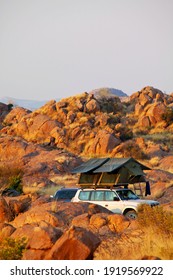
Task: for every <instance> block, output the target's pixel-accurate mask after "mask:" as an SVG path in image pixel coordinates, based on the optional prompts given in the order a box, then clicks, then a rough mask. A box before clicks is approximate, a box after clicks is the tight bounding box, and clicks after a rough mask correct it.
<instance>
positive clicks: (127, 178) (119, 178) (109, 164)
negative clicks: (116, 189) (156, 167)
mask: <svg viewBox="0 0 173 280" xmlns="http://www.w3.org/2000/svg"><path fill="white" fill-rule="evenodd" d="M143 170H150V168H149V167H147V166H145V165H143V164H141V163H140V162H138V161H136V160H135V159H133V158H95V159H90V160H88V161H86V162H84V163H82V164H81V165H80V166H78V167H76V168H75V169H74V170H73V171H72V173H80V176H79V181H78V185H80V186H92V187H93V186H95V187H97V186H104V187H108V186H110V187H112V186H115V185H124V186H125V185H128V184H135V183H140V182H146V179H145V174H144V172H143Z"/></svg>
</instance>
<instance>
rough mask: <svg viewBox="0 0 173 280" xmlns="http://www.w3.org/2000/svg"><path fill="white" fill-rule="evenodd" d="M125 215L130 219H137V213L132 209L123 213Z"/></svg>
mask: <svg viewBox="0 0 173 280" xmlns="http://www.w3.org/2000/svg"><path fill="white" fill-rule="evenodd" d="M125 217H127V218H129V219H131V220H136V219H137V213H136V211H134V210H130V211H128V212H126V213H125Z"/></svg>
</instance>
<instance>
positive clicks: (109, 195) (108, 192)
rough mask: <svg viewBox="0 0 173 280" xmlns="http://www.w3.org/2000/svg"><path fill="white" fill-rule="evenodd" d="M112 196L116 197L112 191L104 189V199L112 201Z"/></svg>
mask: <svg viewBox="0 0 173 280" xmlns="http://www.w3.org/2000/svg"><path fill="white" fill-rule="evenodd" d="M114 197H117V195H116V193H115V192H113V191H105V200H109V201H114Z"/></svg>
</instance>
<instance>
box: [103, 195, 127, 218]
mask: <svg viewBox="0 0 173 280" xmlns="http://www.w3.org/2000/svg"><path fill="white" fill-rule="evenodd" d="M104 207H106V208H107V209H108V210H110V211H112V212H113V213H117V214H122V210H123V202H122V201H121V200H120V199H119V197H118V195H117V194H116V192H114V191H111V190H106V191H105V200H104Z"/></svg>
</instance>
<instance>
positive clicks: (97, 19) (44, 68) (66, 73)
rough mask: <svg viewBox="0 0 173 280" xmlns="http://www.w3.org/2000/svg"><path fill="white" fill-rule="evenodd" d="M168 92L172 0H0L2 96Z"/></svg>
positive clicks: (171, 83)
mask: <svg viewBox="0 0 173 280" xmlns="http://www.w3.org/2000/svg"><path fill="white" fill-rule="evenodd" d="M148 85H149V86H153V87H156V88H158V89H160V90H162V91H164V92H166V93H168V94H169V93H171V92H173V0H0V97H3V96H10V97H14V98H22V99H37V100H49V99H57V98H63V97H67V96H71V95H75V94H78V93H81V92H84V91H87V92H89V91H91V90H93V89H97V88H100V87H113V88H117V89H120V90H122V91H124V92H126V93H127V94H129V95H131V94H132V93H134V92H136V91H138V90H141V89H142V88H143V87H145V86H148Z"/></svg>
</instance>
